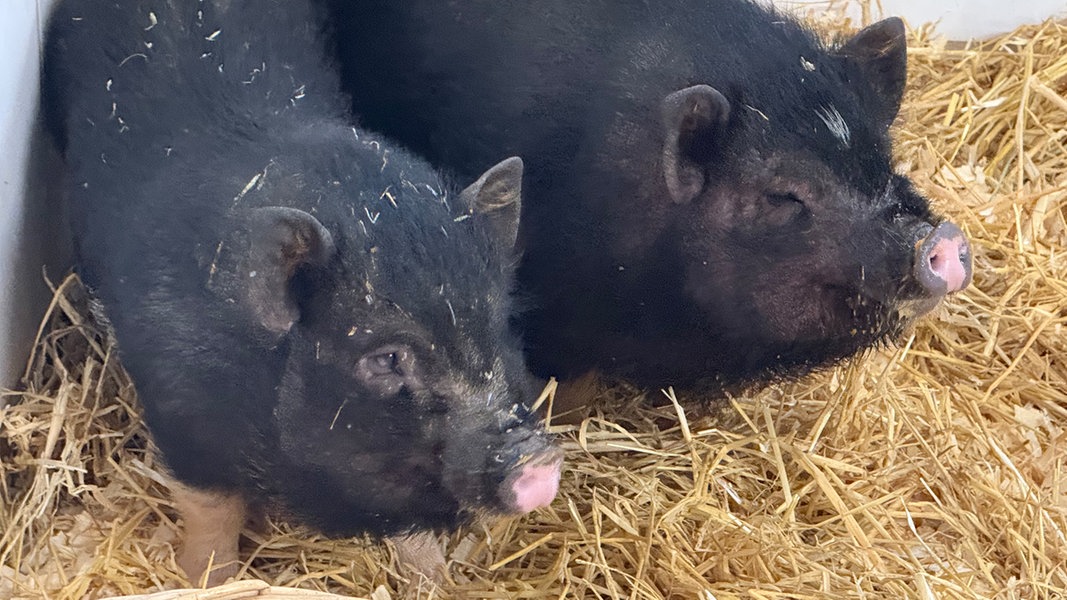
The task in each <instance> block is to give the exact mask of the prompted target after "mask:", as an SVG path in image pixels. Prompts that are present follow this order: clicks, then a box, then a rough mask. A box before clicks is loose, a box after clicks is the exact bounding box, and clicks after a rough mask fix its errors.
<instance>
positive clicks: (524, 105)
mask: <svg viewBox="0 0 1067 600" xmlns="http://www.w3.org/2000/svg"><path fill="white" fill-rule="evenodd" d="M330 4H331V5H332V7H333V10H334V18H335V20H336V22H337V23H338V36H337V37H338V45H339V52H340V56H341V59H342V62H343V67H342V69H343V74H344V77H345V81H346V84H347V85H348V86H351V88H352V89H354V90H359V91H360V92H361V93H360V94H358V95H357V96H355V97H354V105H355V106H356V108H357V110H358V112H359V113H360V114H361V116H362V118H363V119H364V122H365V123H366V124H367V125H368V126H371V127H375V128H377V129H380V130H382V131H384V132H386V133H388V134H389V135H392V136H395V137H396V138H397V139H399V140H401V141H402V142H403V143H405V144H408V145H409V146H410V147H412V148H413V149H415V150H417V151H418V152H420V153H421V154H423V155H424V156H426V157H428V159H429V160H431V162H434V163H436V164H438V165H439V166H443V167H446V168H449V169H453V170H455V171H456V172H458V173H460V174H462V175H466V176H468V177H470V176H472V175H473V174H474V173H477V172H478V171H479V170H480V169H483V168H485V167H486V166H487V165H489V164H492V161H493V157H494V156H497V155H499V154H501V153H503V154H519V155H521V156H523V159H524V160H525V162H526V165H527V174H526V186H525V188H524V190H525V194H526V201H525V202H524V204H523V207H524V208H523V210H524V213H523V218H522V231H521V234H520V240H521V244H522V246H523V248H524V252H525V253H524V258H523V262H522V264H521V266H520V269H519V285H520V289H521V290H522V291H523V292H524V293H525V294H526V295H528V296H529V297H530V300H531V303H532V305H533V307H532V309H531V310H529V311H528V312H525V313H523V314H522V315H521V317H520V319H519V325H520V327H521V329H522V331H523V332H524V335H525V336H526V344H527V358H528V360H529V361H530V363H531V366H532V367H533V368H534V369H535V371H537V372H538V373H539V374H541V375H543V376H548V375H557V376H562V377H563V378H570V377H574V376H577V375H580V374H582V373H583V372H586V371H588V370H591V369H595V370H600V371H602V372H606V373H607V374H610V375H614V376H618V377H623V378H628V379H630V380H632V381H635V382H637V383H639V384H645V385H653V386H660V385H666V384H674V385H678V386H683V387H703V386H708V387H711V388H714V389H722V388H724V387H733V386H735V385H738V384H746V383H750V382H754V381H755V382H761V381H765V380H767V379H769V378H772V377H774V376H778V375H795V374H800V373H803V372H806V371H808V370H810V369H812V368H815V367H818V366H821V365H826V364H829V363H832V362H834V361H837V360H839V359H842V358H844V357H848V356H850V355H853V354H854V353H856V352H858V351H861V350H862V349H864V348H868V347H870V346H872V345H875V344H878V343H879V342H882V341H884V340H887V339H892V338H893V337H894V336H895V335H897V334H899V333H900V332H901V330H902V328H903V327H904V326H905V325H907V324H908V322H909V321H910V320H912V319H913V318H914V317H916V316H918V315H920V314H923V313H925V312H927V311H929V310H930V309H931V308H932V307H933V306H935V305H936V304H937V302H938V301H939V300H940V299H941V298H942V297H943V296H944V295H945V294H947V293H951V292H955V291H959V290H961V289H963V288H964V287H965V286H967V284H968V282H969V280H970V277H971V266H970V265H971V263H970V249H969V246H968V242H967V241H966V239H965V237H964V235H963V233H962V232H961V231H960V229H959V228H958V227H956V226H955V225H952V224H951V223H947V222H943V220H942V219H941V217H939V216H937V215H935V214H933V213H932V212H931V210H930V208H929V206H928V202H927V200H926V199H925V198H923V197H922V196H921V195H920V194H919V193H918V192H916V191H915V189H914V188H913V186H912V184H911V183H910V182H909V181H908V179H906V178H905V177H903V176H901V175H899V174H896V173H894V171H893V169H892V166H891V159H890V139H889V135H888V130H889V126H890V124H891V123H892V122H893V120H894V118H895V116H896V114H897V111H898V109H899V107H900V102H901V96H902V93H903V90H904V84H905V62H906V47H905V37H904V28H903V25H902V23H901V21H900V20H898V19H888V20H885V21H882V22H880V23H876V24H874V25H872V26H870V27H868V28H867V29H864V30H863V31H861V32H859V33H858V34H856V35H855V36H854V37H852V38H851V39H848V40H845V41H844V42H843V43H840V44H836V45H830V46H828V45H825V44H824V43H822V42H820V40H819V39H818V38H817V36H816V35H815V34H814V33H813V32H811V31H809V30H808V29H805V28H804V27H802V26H801V25H800V24H798V23H797V22H796V21H795V20H793V19H791V18H789V17H787V16H785V15H783V14H779V13H776V12H773V11H771V10H768V9H766V8H763V7H760V6H758V5H756V4H753V3H750V2H747V1H745V0H667V1H662V2H644V1H639V0H543V1H539V2H511V1H500V0H454V1H449V2H442V1H439V0H388V1H385V0H382V1H374V0H365V1H361V2H346V1H345V0H335V1H333V2H330Z"/></svg>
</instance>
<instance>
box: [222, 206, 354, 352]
mask: <svg viewBox="0 0 1067 600" xmlns="http://www.w3.org/2000/svg"><path fill="white" fill-rule="evenodd" d="M248 233H249V238H250V239H249V255H248V263H247V264H246V269H245V271H246V272H245V273H243V274H242V275H243V276H244V277H246V278H247V279H246V285H245V290H246V293H247V300H248V305H249V307H250V308H251V310H252V312H253V314H255V316H256V318H258V319H259V321H260V323H262V324H263V326H264V327H266V328H267V329H268V330H270V331H272V332H274V333H278V334H283V333H286V332H288V331H289V328H290V327H292V325H293V322H295V321H296V320H297V319H298V318H299V317H300V309H299V307H298V306H297V303H296V299H295V298H294V297H293V292H292V289H291V285H290V284H291V282H292V278H293V275H295V274H296V272H297V270H298V269H299V268H300V267H303V266H306V265H319V264H324V263H325V262H327V261H328V260H329V259H330V257H331V256H333V254H334V251H335V248H334V244H333V237H332V236H331V235H330V232H329V231H327V230H326V228H325V227H323V226H322V223H319V221H318V219H316V218H315V217H313V216H311V215H310V214H308V213H306V212H304V211H302V210H297V209H295V208H286V207H281V206H270V207H266V208H257V209H253V210H252V211H250V215H249V217H248Z"/></svg>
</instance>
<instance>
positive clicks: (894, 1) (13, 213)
mask: <svg viewBox="0 0 1067 600" xmlns="http://www.w3.org/2000/svg"><path fill="white" fill-rule="evenodd" d="M52 1H53V0H0V2H2V3H3V12H2V15H3V16H2V18H0V57H3V58H2V59H0V144H2V146H0V387H9V386H13V385H15V384H16V383H17V380H18V376H19V375H20V374H21V372H22V369H23V366H24V363H25V360H26V356H27V354H28V352H29V349H30V344H31V342H32V339H33V334H34V333H35V332H36V328H37V325H38V321H39V320H40V316H41V313H42V312H43V309H44V307H45V306H46V305H47V301H48V296H49V294H48V290H47V287H46V286H45V284H44V280H43V278H42V275H41V273H42V266H43V265H46V264H47V265H48V266H49V268H48V272H49V274H50V275H51V277H52V278H53V279H58V278H60V277H61V276H62V275H63V273H64V271H65V269H66V262H65V261H66V256H68V254H67V252H68V250H67V247H66V245H65V244H63V242H62V240H64V239H65V236H64V235H63V233H62V232H63V228H62V226H61V224H60V222H59V213H58V210H57V208H56V207H57V202H56V194H55V190H56V187H57V186H56V184H57V178H56V176H55V174H56V168H55V165H56V162H55V161H56V159H55V157H54V156H52V154H51V152H50V148H49V147H48V145H47V144H45V143H44V142H43V140H42V139H41V136H40V135H39V133H38V132H37V127H36V120H35V118H34V116H35V114H36V107H37V87H38V81H37V76H38V69H39V65H40V48H41V32H42V31H43V27H44V22H45V19H46V15H47V9H48V8H49V7H50V6H51V4H52ZM99 1H103V0H99ZM770 1H771V2H772V3H774V4H777V5H780V6H788V7H791V8H795V7H797V6H800V7H806V8H809V9H810V8H815V9H831V10H841V9H843V10H846V11H848V12H849V14H851V15H853V16H854V17H855V18H856V20H857V23H858V22H859V19H860V15H861V14H862V11H861V10H860V8H859V7H860V1H861V0H770ZM879 4H880V5H881V7H882V10H881V11H879V10H878V9H877V8H875V10H874V11H873V13H874V14H873V15H872V16H873V17H874V18H880V17H881V16H888V15H899V16H902V17H904V18H905V19H906V20H907V21H908V22H909V23H911V24H912V25H917V24H920V23H925V22H930V21H936V20H939V21H940V24H939V27H938V31H940V32H941V33H942V34H943V35H945V36H946V37H948V38H950V39H966V38H970V37H978V38H981V37H987V36H990V35H994V34H996V33H1001V32H1005V31H1009V30H1011V29H1013V28H1014V27H1016V26H1017V25H1019V24H1022V23H1027V22H1038V21H1041V20H1043V19H1045V18H1047V17H1049V16H1060V17H1067V0H1016V1H1014V2H1005V1H1004V0H880V2H879V1H878V0H871V2H870V4H869V5H870V6H875V7H877V6H878V5H879Z"/></svg>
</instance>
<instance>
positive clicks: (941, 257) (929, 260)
mask: <svg viewBox="0 0 1067 600" xmlns="http://www.w3.org/2000/svg"><path fill="white" fill-rule="evenodd" d="M913 274H914V276H915V280H916V281H918V282H919V285H920V286H922V288H923V290H924V291H925V292H926V293H927V294H929V296H930V297H932V298H941V297H942V296H945V295H947V294H951V293H953V292H958V291H960V290H962V289H964V288H966V287H967V286H968V285H969V284H970V283H971V245H970V242H968V241H967V236H965V235H964V234H963V231H962V230H961V229H960V228H959V227H957V226H956V225H955V224H953V223H948V222H946V223H941V224H940V225H938V226H937V227H936V228H931V229H930V231H929V234H927V235H926V236H925V237H923V238H921V239H919V241H918V242H916V244H915V264H914V267H913Z"/></svg>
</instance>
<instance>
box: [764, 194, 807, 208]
mask: <svg viewBox="0 0 1067 600" xmlns="http://www.w3.org/2000/svg"><path fill="white" fill-rule="evenodd" d="M764 196H765V197H766V198H767V202H769V203H770V204H771V206H793V207H800V206H804V201H803V200H801V199H800V198H798V197H797V195H796V194H794V193H792V192H768V193H766V194H764Z"/></svg>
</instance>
